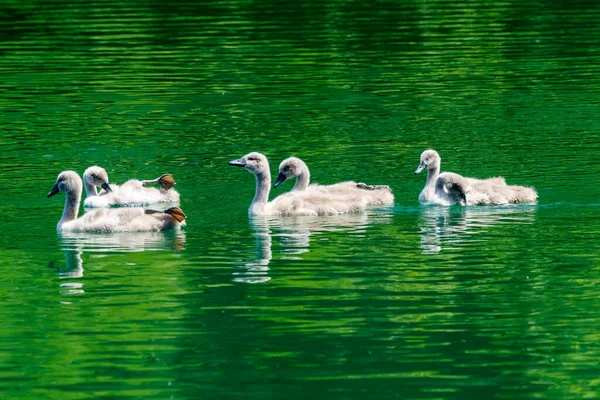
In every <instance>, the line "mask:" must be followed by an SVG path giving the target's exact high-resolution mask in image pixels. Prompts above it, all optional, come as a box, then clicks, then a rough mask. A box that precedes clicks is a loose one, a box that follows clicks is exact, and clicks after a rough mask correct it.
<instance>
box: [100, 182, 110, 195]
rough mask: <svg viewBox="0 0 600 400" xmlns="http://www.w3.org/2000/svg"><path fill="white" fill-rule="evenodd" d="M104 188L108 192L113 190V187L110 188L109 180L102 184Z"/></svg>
mask: <svg viewBox="0 0 600 400" xmlns="http://www.w3.org/2000/svg"><path fill="white" fill-rule="evenodd" d="M100 187H101V188H102V189H104V190H106V192H107V193H110V192H112V189H111V188H110V186H109V185H108V182H104V183H103V184H102V185H101V186H100Z"/></svg>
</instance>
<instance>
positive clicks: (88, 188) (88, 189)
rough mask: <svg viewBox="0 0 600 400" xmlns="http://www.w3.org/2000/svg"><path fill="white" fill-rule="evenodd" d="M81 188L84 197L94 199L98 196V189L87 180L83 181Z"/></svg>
mask: <svg viewBox="0 0 600 400" xmlns="http://www.w3.org/2000/svg"><path fill="white" fill-rule="evenodd" d="M83 187H84V188H85V197H86V198H88V197H94V196H98V188H97V187H96V185H92V184H91V183H89V182H88V181H87V179H85V178H84V179H83Z"/></svg>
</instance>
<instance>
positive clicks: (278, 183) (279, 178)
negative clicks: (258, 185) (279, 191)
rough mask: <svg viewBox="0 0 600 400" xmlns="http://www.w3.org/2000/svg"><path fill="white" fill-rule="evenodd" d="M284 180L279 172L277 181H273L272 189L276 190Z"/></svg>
mask: <svg viewBox="0 0 600 400" xmlns="http://www.w3.org/2000/svg"><path fill="white" fill-rule="evenodd" d="M286 179H287V178H286V176H285V175H284V174H283V172H280V173H279V175H277V179H276V180H275V183H274V184H273V187H274V188H276V187H277V186H279V185H281V184H282V183H283V181H285V180H286Z"/></svg>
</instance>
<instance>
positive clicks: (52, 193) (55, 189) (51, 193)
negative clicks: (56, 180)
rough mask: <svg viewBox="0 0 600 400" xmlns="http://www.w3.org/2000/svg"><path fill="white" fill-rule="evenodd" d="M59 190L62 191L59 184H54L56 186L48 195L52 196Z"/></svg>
mask: <svg viewBox="0 0 600 400" xmlns="http://www.w3.org/2000/svg"><path fill="white" fill-rule="evenodd" d="M58 192H60V189H59V188H58V184H56V185H54V187H53V188H52V190H51V191H50V193H48V196H46V197H52V196H54V195H55V194H57V193H58Z"/></svg>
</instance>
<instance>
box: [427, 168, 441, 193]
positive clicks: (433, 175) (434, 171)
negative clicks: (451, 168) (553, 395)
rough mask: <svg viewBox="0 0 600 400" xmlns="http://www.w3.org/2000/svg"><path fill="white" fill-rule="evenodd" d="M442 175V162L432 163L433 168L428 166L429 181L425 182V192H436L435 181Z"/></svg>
mask: <svg viewBox="0 0 600 400" xmlns="http://www.w3.org/2000/svg"><path fill="white" fill-rule="evenodd" d="M439 176H440V163H436V164H435V165H432V166H431V168H427V182H425V192H426V193H427V194H428V195H429V194H430V195H433V193H435V182H436V181H437V178H438V177H439Z"/></svg>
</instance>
